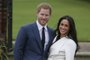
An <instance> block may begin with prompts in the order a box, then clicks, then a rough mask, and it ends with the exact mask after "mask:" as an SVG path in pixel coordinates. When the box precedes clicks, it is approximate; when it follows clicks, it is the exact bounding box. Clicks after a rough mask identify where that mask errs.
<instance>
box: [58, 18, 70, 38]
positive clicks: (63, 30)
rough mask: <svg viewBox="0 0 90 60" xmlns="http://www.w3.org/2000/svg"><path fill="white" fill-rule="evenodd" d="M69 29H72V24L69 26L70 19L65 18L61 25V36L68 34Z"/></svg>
mask: <svg viewBox="0 0 90 60" xmlns="http://www.w3.org/2000/svg"><path fill="white" fill-rule="evenodd" d="M69 29H70V26H69V22H68V20H66V19H63V20H62V21H61V23H60V25H59V31H60V34H61V37H64V36H67V34H68V32H69Z"/></svg>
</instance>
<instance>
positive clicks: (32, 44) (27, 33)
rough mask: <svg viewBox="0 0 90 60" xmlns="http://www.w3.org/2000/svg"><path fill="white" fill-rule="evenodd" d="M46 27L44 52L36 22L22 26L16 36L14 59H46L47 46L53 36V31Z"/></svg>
mask: <svg viewBox="0 0 90 60" xmlns="http://www.w3.org/2000/svg"><path fill="white" fill-rule="evenodd" d="M47 29H48V33H49V42H48V45H47V46H46V49H45V52H43V50H42V44H41V39H40V35H39V30H38V27H37V24H36V22H35V23H33V24H29V25H26V26H23V27H22V28H21V29H20V31H19V33H18V36H17V38H16V43H15V47H14V60H47V57H48V50H49V47H50V45H51V43H52V40H53V38H54V37H55V34H54V31H53V30H52V29H50V28H49V27H47Z"/></svg>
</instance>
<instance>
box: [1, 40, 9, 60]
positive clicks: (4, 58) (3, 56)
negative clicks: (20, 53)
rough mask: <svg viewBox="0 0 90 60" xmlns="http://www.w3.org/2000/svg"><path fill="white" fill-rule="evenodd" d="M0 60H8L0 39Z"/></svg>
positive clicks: (4, 46)
mask: <svg viewBox="0 0 90 60" xmlns="http://www.w3.org/2000/svg"><path fill="white" fill-rule="evenodd" d="M0 60H9V59H8V55H7V47H6V45H5V42H4V41H3V40H1V38H0Z"/></svg>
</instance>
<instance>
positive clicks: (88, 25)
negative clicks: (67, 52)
mask: <svg viewBox="0 0 90 60" xmlns="http://www.w3.org/2000/svg"><path fill="white" fill-rule="evenodd" d="M41 2H48V3H50V4H51V5H52V9H53V11H52V16H51V18H50V21H49V23H48V25H49V26H50V27H51V28H53V29H55V28H56V25H57V21H58V20H59V18H60V17H61V16H63V15H70V16H72V17H73V18H74V20H75V24H76V28H77V35H78V40H79V41H90V0H13V34H12V35H13V40H15V39H16V36H17V33H18V31H19V29H20V27H21V26H23V25H26V24H30V23H32V22H34V21H36V7H37V5H38V4H39V3H41Z"/></svg>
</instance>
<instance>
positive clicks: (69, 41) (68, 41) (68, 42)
mask: <svg viewBox="0 0 90 60" xmlns="http://www.w3.org/2000/svg"><path fill="white" fill-rule="evenodd" d="M64 39H65V41H66V44H67V45H76V43H75V42H74V40H73V39H70V38H68V37H65V38H64Z"/></svg>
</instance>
